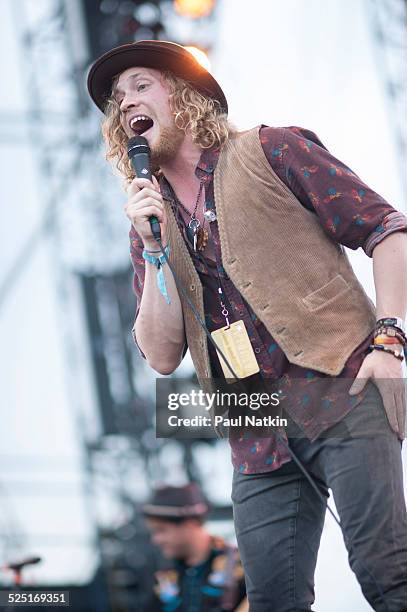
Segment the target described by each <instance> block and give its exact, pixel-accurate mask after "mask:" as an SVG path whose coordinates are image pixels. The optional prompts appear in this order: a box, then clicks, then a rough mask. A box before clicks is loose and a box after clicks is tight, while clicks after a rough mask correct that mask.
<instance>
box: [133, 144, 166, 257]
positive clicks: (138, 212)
mask: <svg viewBox="0 0 407 612" xmlns="http://www.w3.org/2000/svg"><path fill="white" fill-rule="evenodd" d="M127 149H128V155H129V158H130V160H131V162H132V165H133V168H134V170H135V172H136V178H135V179H133V181H132V182H131V184H130V187H129V190H128V194H129V196H130V197H129V200H128V202H127V204H126V206H125V212H126V215H127V217H128V218H129V219H130V221H131V223H132V225H133V227H134V229H135V230H136V231H137V233H138V234H139V236H140V237H141V239H142V240H143V244H144V247H145V248H146V249H151V250H157V249H158V248H159V247H158V244H157V242H156V241H155V240H154V238H153V231H154V234H155V235H156V236H158V237H159V236H160V235H161V240H162V244H163V245H164V246H165V245H166V244H167V240H166V226H167V217H166V214H165V209H164V203H163V199H162V197H161V193H160V188H159V185H158V181H157V179H156V178H155V176H152V175H151V170H150V159H149V152H150V150H149V147H148V143H147V140H146V139H145V138H143V137H142V136H136V137H135V138H131V139H130V140H129V142H128V147H127ZM160 224H161V226H160Z"/></svg>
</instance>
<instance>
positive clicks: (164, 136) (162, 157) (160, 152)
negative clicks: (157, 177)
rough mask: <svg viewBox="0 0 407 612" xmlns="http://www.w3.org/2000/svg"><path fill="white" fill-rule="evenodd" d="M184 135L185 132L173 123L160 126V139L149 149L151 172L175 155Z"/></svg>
mask: <svg viewBox="0 0 407 612" xmlns="http://www.w3.org/2000/svg"><path fill="white" fill-rule="evenodd" d="M184 137H185V132H184V131H183V130H180V129H179V128H177V126H176V125H175V124H174V125H173V126H170V127H162V128H160V139H159V141H158V143H157V144H156V145H154V146H153V147H152V148H151V151H150V158H151V170H152V172H157V170H159V169H160V168H161V166H162V165H164V164H166V163H167V162H169V161H170V160H172V159H173V158H174V157H175V155H176V154H177V152H178V149H179V147H180V146H181V143H182V141H183V140H184Z"/></svg>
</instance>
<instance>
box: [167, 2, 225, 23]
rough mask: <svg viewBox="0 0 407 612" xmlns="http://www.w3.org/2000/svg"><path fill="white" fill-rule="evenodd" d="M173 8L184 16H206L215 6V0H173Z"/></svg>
mask: <svg viewBox="0 0 407 612" xmlns="http://www.w3.org/2000/svg"><path fill="white" fill-rule="evenodd" d="M174 6H175V10H176V11H177V12H178V13H179V14H180V15H184V16H185V17H192V18H193V19H199V18H200V17H207V16H208V15H210V13H211V12H212V10H213V7H214V6H215V0H174Z"/></svg>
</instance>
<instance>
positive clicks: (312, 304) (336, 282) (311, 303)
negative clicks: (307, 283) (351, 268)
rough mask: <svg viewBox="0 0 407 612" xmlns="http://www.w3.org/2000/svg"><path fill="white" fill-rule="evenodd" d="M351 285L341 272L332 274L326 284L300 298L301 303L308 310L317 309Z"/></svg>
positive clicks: (348, 289) (349, 288)
mask: <svg viewBox="0 0 407 612" xmlns="http://www.w3.org/2000/svg"><path fill="white" fill-rule="evenodd" d="M350 290H351V286H350V285H349V284H348V283H347V282H346V280H345V279H344V278H343V276H342V275H341V274H337V275H336V276H334V277H333V278H332V279H331V280H330V281H329V282H328V283H326V285H323V286H322V287H320V288H319V289H317V290H316V291H313V292H312V293H309V294H308V295H306V296H305V297H303V298H301V299H302V302H303V304H304V305H305V306H306V308H307V309H308V310H318V309H319V308H321V307H322V306H326V304H327V303H328V302H330V301H331V300H334V299H335V298H337V297H338V296H339V295H342V293H345V292H346V291H350Z"/></svg>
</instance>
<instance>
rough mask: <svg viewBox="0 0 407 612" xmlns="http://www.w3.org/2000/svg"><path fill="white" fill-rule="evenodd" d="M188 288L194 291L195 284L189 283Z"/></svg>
mask: <svg viewBox="0 0 407 612" xmlns="http://www.w3.org/2000/svg"><path fill="white" fill-rule="evenodd" d="M189 288H190V289H191V291H195V289H196V285H194V283H191V284H190V285H189Z"/></svg>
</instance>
